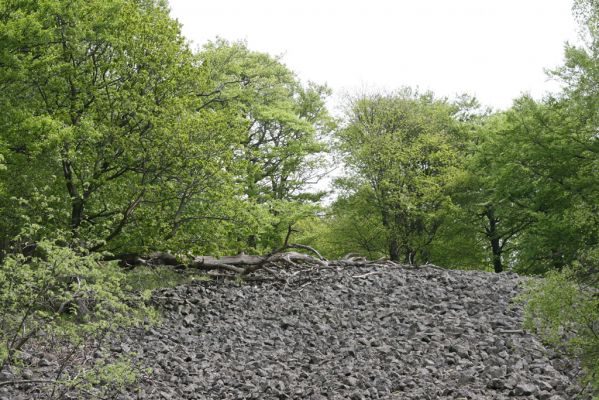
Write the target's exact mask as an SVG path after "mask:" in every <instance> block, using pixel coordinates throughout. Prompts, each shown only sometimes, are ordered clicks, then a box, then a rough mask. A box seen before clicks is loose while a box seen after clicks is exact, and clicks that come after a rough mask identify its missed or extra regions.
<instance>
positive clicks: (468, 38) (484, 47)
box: [170, 0, 576, 108]
mask: <svg viewBox="0 0 599 400" xmlns="http://www.w3.org/2000/svg"><path fill="white" fill-rule="evenodd" d="M170 4H171V10H172V11H171V15H172V16H173V17H174V18H176V19H178V20H179V22H181V23H182V24H183V34H184V35H185V36H186V37H187V38H188V39H189V40H190V41H191V42H192V43H193V46H194V47H196V48H197V47H200V46H201V45H203V44H204V43H206V42H207V41H208V40H212V39H214V38H216V37H217V36H220V37H222V38H225V39H228V40H239V39H242V40H246V41H247V43H248V47H249V48H250V49H252V50H257V51H264V52H268V53H270V54H272V55H282V56H283V59H282V60H283V62H284V63H285V64H286V65H287V66H288V67H289V68H290V69H291V70H293V71H294V72H296V73H297V74H298V76H299V77H300V79H301V80H302V81H308V80H311V81H314V82H317V83H327V84H328V85H329V86H330V87H331V88H332V89H333V91H334V93H335V95H336V96H337V97H336V99H337V100H335V99H334V100H333V105H335V104H338V99H339V98H340V97H339V96H341V95H343V94H344V93H348V92H349V93H352V92H355V91H356V90H363V89H370V90H372V89H384V90H393V89H396V88H398V87H400V86H402V85H408V86H418V87H420V88H421V89H430V90H433V91H434V92H435V93H436V94H437V95H440V96H450V97H452V96H453V95H455V94H458V93H465V92H466V93H469V94H473V95H476V96H477V97H478V98H479V100H480V101H481V102H482V103H483V104H484V105H488V106H492V107H494V108H506V107H509V106H510V104H511V101H512V100H513V99H514V98H515V97H517V96H518V95H519V94H521V93H522V92H529V93H531V94H532V95H533V96H535V97H540V96H541V95H542V94H543V93H544V92H546V91H547V90H551V89H555V88H556V87H557V86H556V85H555V84H552V83H550V82H548V81H547V77H546V75H545V73H544V68H551V67H555V66H557V65H559V64H561V62H562V59H563V44H564V42H565V41H566V40H569V41H571V42H574V41H576V33H575V24H574V21H573V18H572V16H571V11H570V9H571V6H572V0H367V1H366V0H361V1H357V0H301V1H299V0H251V1H250V0H216V1H215V0H212V1H205V0H170Z"/></svg>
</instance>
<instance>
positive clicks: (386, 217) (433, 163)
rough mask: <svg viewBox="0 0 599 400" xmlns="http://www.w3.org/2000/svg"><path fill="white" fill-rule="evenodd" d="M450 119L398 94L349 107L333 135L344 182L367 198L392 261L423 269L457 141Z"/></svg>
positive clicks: (451, 110) (446, 106)
mask: <svg viewBox="0 0 599 400" xmlns="http://www.w3.org/2000/svg"><path fill="white" fill-rule="evenodd" d="M456 111H457V109H456V107H455V106H453V105H452V104H450V103H449V102H447V101H446V100H443V99H435V98H434V97H433V95H432V94H430V93H426V94H419V93H415V92H412V91H411V90H409V89H405V90H403V91H400V92H397V93H394V94H392V95H388V96H383V95H375V96H370V97H368V96H366V97H360V98H356V99H353V100H352V102H351V104H350V106H349V108H348V110H347V114H348V116H347V125H346V126H345V128H344V129H342V130H340V131H339V132H337V138H338V141H339V147H340V150H341V151H342V152H343V154H344V156H345V162H346V164H347V165H348V166H349V168H350V169H351V174H352V179H351V181H350V180H348V179H346V180H344V182H345V184H347V183H349V182H352V181H353V182H352V185H353V188H351V190H353V191H354V192H358V191H361V190H368V191H369V195H370V196H371V198H370V204H372V205H373V207H374V208H375V210H376V211H375V212H374V214H378V215H376V216H374V215H373V216H372V217H374V218H378V219H379V221H380V223H381V224H382V226H383V227H384V229H385V231H386V238H387V242H388V243H387V248H388V255H389V257H390V258H391V259H393V260H399V259H400V258H401V259H402V260H403V261H404V262H426V261H429V260H428V259H429V247H430V244H431V242H432V241H433V240H434V238H435V235H436V233H437V231H438V229H439V226H440V225H441V223H442V221H443V219H444V216H445V213H446V210H447V207H448V205H449V203H450V198H449V196H448V192H447V190H446V189H447V188H448V182H449V181H450V180H451V179H452V178H451V176H452V174H453V173H454V170H455V168H456V163H457V149H458V147H459V145H460V141H461V140H460V130H459V129H458V122H457V120H456V119H455V118H454V114H455V113H456ZM366 188H368V189H366Z"/></svg>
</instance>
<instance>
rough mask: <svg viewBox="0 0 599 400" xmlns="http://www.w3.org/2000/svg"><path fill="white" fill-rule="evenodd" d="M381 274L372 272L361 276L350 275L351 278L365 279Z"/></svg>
mask: <svg viewBox="0 0 599 400" xmlns="http://www.w3.org/2000/svg"><path fill="white" fill-rule="evenodd" d="M381 273H382V272H381V271H372V272H367V273H365V274H362V275H352V278H367V277H369V276H372V275H379V274H381Z"/></svg>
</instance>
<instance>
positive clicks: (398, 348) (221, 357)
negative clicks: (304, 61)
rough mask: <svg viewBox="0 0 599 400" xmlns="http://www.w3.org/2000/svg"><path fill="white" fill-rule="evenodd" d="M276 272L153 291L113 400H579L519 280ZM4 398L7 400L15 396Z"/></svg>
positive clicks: (426, 272) (388, 270) (478, 275)
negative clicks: (517, 300)
mask: <svg viewBox="0 0 599 400" xmlns="http://www.w3.org/2000/svg"><path fill="white" fill-rule="evenodd" d="M282 274H284V275H282V276H284V277H286V281H281V280H280V279H274V278H270V277H269V275H264V276H263V277H262V278H260V279H259V280H248V281H246V282H241V283H240V282H236V281H232V280H229V281H218V282H216V281H215V282H201V283H198V284H196V285H192V286H184V287H178V288H175V289H168V290H163V291H160V292H159V293H157V294H156V296H155V298H156V301H157V302H158V303H159V306H160V307H161V308H162V309H163V311H164V315H165V320H164V324H163V325H161V326H159V327H154V328H151V329H148V330H138V331H133V332H130V333H128V334H127V336H126V337H125V338H124V339H123V340H122V341H120V342H119V343H114V344H113V345H112V346H111V351H112V352H114V354H115V355H118V354H119V353H129V352H135V353H137V356H135V357H136V360H137V362H139V363H140V364H141V365H143V366H145V367H150V368H152V374H151V376H150V377H149V378H148V379H144V380H143V381H142V382H141V383H140V384H139V386H138V387H137V388H136V390H135V391H133V390H132V391H131V392H129V393H126V394H122V395H120V396H119V397H118V398H122V399H137V398H142V399H146V398H147V399H173V400H175V399H353V400H360V399H508V398H509V399H512V398H515V399H518V398H520V399H542V400H559V399H564V400H566V399H573V398H577V396H578V393H579V391H580V388H579V387H578V386H577V385H576V384H575V383H574V382H575V380H574V377H573V376H572V375H573V374H574V371H575V369H574V368H572V367H570V366H568V365H567V361H565V360H563V359H560V358H558V357H557V356H555V355H554V354H553V352H551V351H550V350H547V349H546V348H544V347H543V345H542V344H541V343H540V342H539V341H538V339H536V338H535V337H533V336H531V335H530V334H528V333H526V332H524V331H522V330H521V320H522V317H521V314H522V312H521V306H520V305H518V304H514V303H512V299H513V297H514V296H515V295H517V294H518V292H519V288H518V285H519V283H521V281H522V278H519V277H518V276H517V275H514V274H490V273H484V272H465V271H448V270H441V269H437V268H426V267H425V268H416V269H406V268H401V267H392V266H385V267H375V266H370V267H360V268H357V267H351V268H343V267H329V268H318V269H300V268H297V269H294V270H293V271H288V272H285V273H282ZM10 390H11V392H7V391H5V394H4V396H5V397H6V396H7V395H8V394H11V395H14V396H18V395H22V394H23V392H19V393H17V392H15V388H14V387H13V388H11V389H10ZM2 396H3V393H2V392H1V391H0V398H2ZM8 398H11V399H12V397H10V396H9V397H8ZM25 398H26V397H25Z"/></svg>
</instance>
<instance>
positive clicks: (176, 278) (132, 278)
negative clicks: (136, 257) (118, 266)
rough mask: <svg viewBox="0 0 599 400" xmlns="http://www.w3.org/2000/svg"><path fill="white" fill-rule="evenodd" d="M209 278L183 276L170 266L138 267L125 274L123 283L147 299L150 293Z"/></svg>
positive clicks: (190, 275) (182, 273)
mask: <svg viewBox="0 0 599 400" xmlns="http://www.w3.org/2000/svg"><path fill="white" fill-rule="evenodd" d="M209 279H210V277H209V276H206V275H201V274H197V275H196V274H185V273H184V272H181V271H177V270H175V269H173V268H172V267H170V266H154V267H148V266H139V267H136V268H135V269H133V270H132V271H128V272H127V273H126V274H125V282H126V284H127V286H129V287H130V288H131V289H132V290H133V291H134V292H137V293H140V294H141V295H142V297H143V298H145V299H149V297H150V295H151V292H152V291H154V290H156V289H160V288H166V287H175V286H179V285H184V284H190V283H193V282H196V281H206V280H209Z"/></svg>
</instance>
